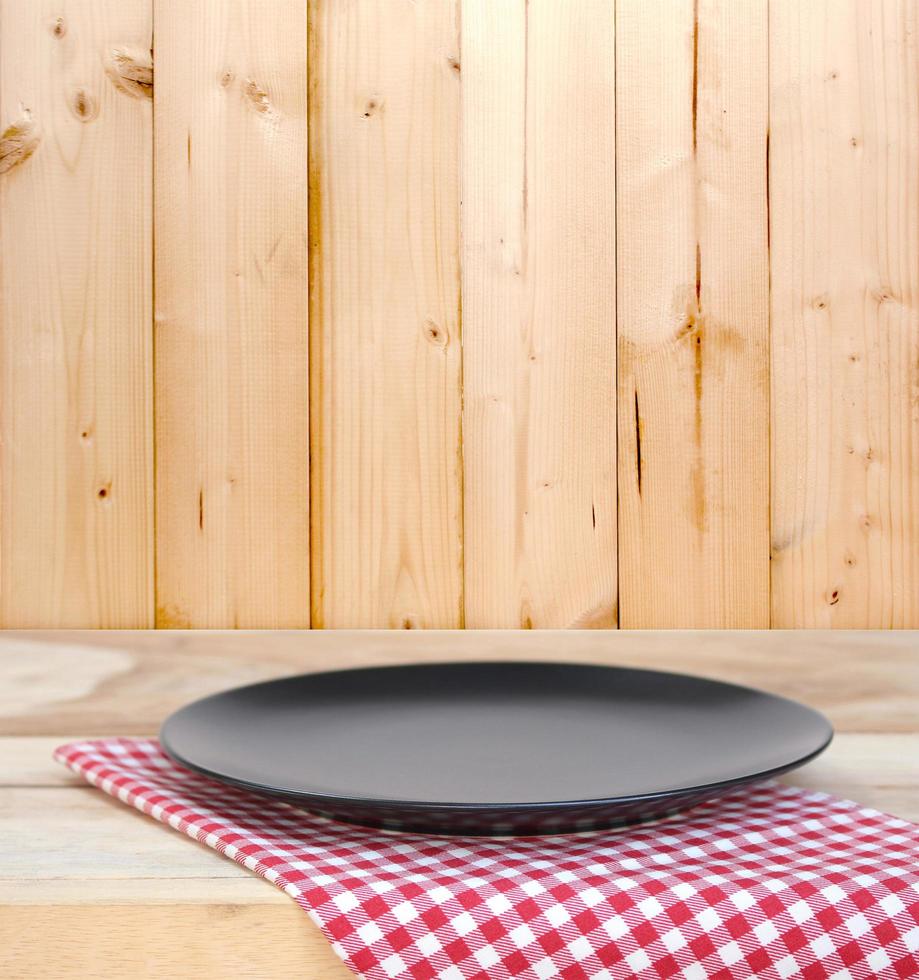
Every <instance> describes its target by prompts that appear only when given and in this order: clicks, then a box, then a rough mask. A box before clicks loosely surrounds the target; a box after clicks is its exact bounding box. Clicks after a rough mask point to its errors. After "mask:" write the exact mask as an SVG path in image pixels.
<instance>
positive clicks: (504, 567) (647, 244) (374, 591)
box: [0, 0, 919, 629]
mask: <svg viewBox="0 0 919 980" xmlns="http://www.w3.org/2000/svg"><path fill="white" fill-rule="evenodd" d="M154 8H155V9H154ZM154 13H155V16H154ZM0 17H2V37H0V62H2V64H0V626H7V627H12V626H16V627H20V626H22V627H59V626H83V627H118V628H127V627H149V626H151V625H153V624H154V623H155V625H157V626H160V627H220V628H233V627H242V628H248V627H259V628H261V627H297V628H299V627H307V626H310V625H312V626H316V627H334V628H347V627H358V626H360V627H394V628H399V629H405V628H408V629H415V628H424V627H445V628H454V627H462V626H469V627H476V628H495V627H501V628H504V627H512V628H519V627H540V628H541V627H547V628H555V627H577V628H597V627H615V626H616V625H621V626H623V627H625V628H661V627H680V628H685V627H706V628H708V627H719V628H738V627H756V628H761V627H768V626H770V625H771V626H775V627H817V628H824V627H831V628H835V627H852V628H866V627H871V628H874V627H883V628H888V627H894V628H915V627H919V492H917V490H916V488H915V484H916V481H917V478H919V477H917V473H919V469H917V460H919V398H917V395H916V390H917V381H916V364H917V363H919V306H917V299H916V297H917V295H919V206H917V201H919V95H917V93H919V54H917V45H916V37H917V35H919V0H871V2H869V0H808V2H807V3H799V2H796V0H771V2H769V0H578V2H572V3H561V2H559V0H528V2H523V0H520V2H514V3H487V2H485V0H423V2H422V0H416V2H409V0H385V2H381V0H347V2H345V0H272V2H271V3H270V4H266V3H264V2H260V0H238V2H234V3H230V4H227V3H221V2H219V0H195V2H194V3H191V4H189V3H182V2H180V0H122V2H115V0H98V2H95V0H81V2H74V3H72V4H70V5H68V6H67V7H66V9H65V8H64V7H62V6H61V5H60V4H57V5H55V4H53V3H51V2H50V0H0ZM151 46H152V49H153V56H151ZM154 56H155V59H156V65H155V71H154V65H153V60H152V57H154ZM154 76H155V79H156V82H155V84H154ZM151 106H152V108H151ZM152 115H154V116H155V120H154V119H152V118H151V116H152ZM308 117H309V118H308ZM154 122H155V125H154ZM154 161H155V173H154V172H153V169H154ZM310 197H311V198H312V206H309V199H310ZM154 242H155V246H154ZM154 252H155V255H154ZM154 270H155V280H156V281H155V290H154V282H153V280H154ZM154 291H155V302H154ZM154 306H155V309H154ZM308 320H311V322H310V323H308ZM154 341H155V342H154ZM154 362H155V363H154ZM154 368H155V371H154ZM154 375H155V383H154ZM154 389H155V390H154ZM154 405H155V413H154ZM154 414H155V420H154ZM154 422H155V424H154ZM770 447H771V448H770ZM770 459H771V466H770ZM154 464H155V465H154ZM310 474H312V477H311V475H310ZM770 525H771V530H770Z"/></svg>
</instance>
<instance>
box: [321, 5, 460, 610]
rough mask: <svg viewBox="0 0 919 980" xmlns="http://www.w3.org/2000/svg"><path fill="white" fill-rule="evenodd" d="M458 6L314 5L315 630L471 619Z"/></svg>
mask: <svg viewBox="0 0 919 980" xmlns="http://www.w3.org/2000/svg"><path fill="white" fill-rule="evenodd" d="M458 14H459V9H458V6H457V3H456V2H455V0H428V2H426V3H417V4H416V3H390V4H380V3H377V2H375V0H357V2H354V3H346V4H345V3H327V2H322V3H320V2H317V0H313V2H312V3H311V7H310V31H311V46H312V50H313V55H312V60H313V68H312V73H311V88H310V185H311V192H312V195H313V208H312V212H311V222H312V223H311V227H310V238H311V250H310V255H311V259H312V268H311V276H310V297H311V304H310V308H311V334H310V336H311V352H312V357H311V360H312V376H311V383H312V398H311V411H312V429H311V464H312V478H313V497H312V517H311V521H312V535H313V537H312V544H313V553H312V568H313V593H312V614H313V625H314V626H317V627H341V626H354V627H396V628H405V629H419V628H424V627H438V628H439V627H452V626H459V625H461V623H462V568H461V562H462V514H461V497H460V490H461V480H462V472H461V455H460V453H461V437H460V410H461V408H460V407H461V396H460V371H461V338H460V320H459V312H460V297H459V174H458V152H459V150H458V147H459V104H460V103H459V99H460V82H459V70H460V69H459V18H458Z"/></svg>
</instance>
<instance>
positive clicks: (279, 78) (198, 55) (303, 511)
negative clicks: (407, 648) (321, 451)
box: [155, 0, 309, 628]
mask: <svg viewBox="0 0 919 980" xmlns="http://www.w3.org/2000/svg"><path fill="white" fill-rule="evenodd" d="M156 32H157V33H156V58H157V66H156V72H157V88H156V100H155V117H156V118H155V121H156V174H155V179H156V460H157V466H156V489H157V505H156V518H157V542H156V553H157V625H158V626H161V627H266V628H278V627H291V626H308V625H309V599H308V597H309V496H308V493H309V491H308V480H309V473H308V469H309V466H308V443H309V436H308V426H309V405H308V402H309V394H308V389H309V385H308V363H307V362H308V357H307V354H308V330H307V293H308V286H307V265H308V261H307V180H306V165H305V161H306V153H307V143H306V0H276V2H274V3H272V4H271V5H270V7H266V6H265V4H263V3H259V2H257V0H244V2H240V3H233V4H225V3H221V2H219V0H200V2H197V3H193V4H188V3H183V2H181V0H156Z"/></svg>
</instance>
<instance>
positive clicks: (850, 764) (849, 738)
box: [0, 720, 919, 904]
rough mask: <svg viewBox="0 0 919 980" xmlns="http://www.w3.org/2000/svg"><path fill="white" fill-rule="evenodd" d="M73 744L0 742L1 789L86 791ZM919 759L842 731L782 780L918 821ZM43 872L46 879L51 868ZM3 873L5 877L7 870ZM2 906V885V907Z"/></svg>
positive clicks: (908, 736) (915, 737)
mask: <svg viewBox="0 0 919 980" xmlns="http://www.w3.org/2000/svg"><path fill="white" fill-rule="evenodd" d="M71 740H74V741H75V740H76V739H75V738H73V737H70V738H66V739H65V738H63V737H61V736H53V737H48V736H39V737H6V738H0V787H10V788H17V789H19V788H39V787H40V788H52V789H63V788H73V787H81V788H82V787H85V786H86V784H85V782H84V781H83V780H82V779H81V778H80V777H79V776H77V775H76V774H75V773H73V772H71V771H70V770H69V769H67V768H65V767H64V766H62V765H60V763H57V762H55V761H54V760H53V759H52V757H51V754H52V752H53V751H54V749H55V748H56V747H57V746H59V745H61V744H62V743H63V742H65V741H71ZM917 760H919V720H917V721H916V727H915V728H914V730H913V731H911V732H883V733H879V732H840V733H838V734H837V735H836V736H835V738H834V739H833V742H832V744H831V745H830V747H829V749H827V750H826V752H825V753H824V754H823V755H821V756H820V757H819V758H818V759H817V760H815V761H814V762H811V763H809V764H808V765H806V766H804V767H803V768H802V769H798V770H795V771H793V772H791V773H788V774H787V775H786V776H783V777H782V780H783V781H784V782H786V783H789V784H790V785H794V786H806V787H809V788H813V789H819V790H822V791H823V792H827V793H835V794H836V795H837V796H843V797H846V798H848V799H854V800H858V801H859V802H860V803H863V804H864V805H866V806H873V807H877V808H879V809H881V810H888V811H889V812H891V813H895V814H898V815H899V816H903V817H906V818H907V819H911V820H919V778H917V777H919V762H917ZM42 799H43V798H42V797H41V796H31V797H30V796H28V794H27V795H26V796H25V800H26V801H28V805H29V806H32V805H38V806H40V805H41V800H42ZM56 799H57V800H58V801H63V802H61V809H62V812H63V811H65V810H66V809H67V808H68V804H67V798H66V797H60V796H57V797H56ZM22 819H23V825H27V824H28V823H29V822H30V818H29V816H27V815H26V814H25V813H23V814H22ZM77 832H79V829H77ZM128 843H130V842H128ZM119 846H120V845H119ZM58 870H60V869H58ZM47 871H48V874H49V875H50V874H52V873H53V868H51V867H49V868H48V869H47ZM4 874H6V875H7V876H9V873H8V872H7V871H5V872H4ZM35 874H38V875H39V876H40V869H35ZM185 897H187V896H186V895H185V894H184V893H183V898H185ZM3 901H4V897H3V889H2V885H0V904H2V902H3Z"/></svg>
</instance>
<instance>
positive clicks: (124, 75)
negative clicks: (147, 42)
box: [105, 48, 153, 99]
mask: <svg viewBox="0 0 919 980" xmlns="http://www.w3.org/2000/svg"><path fill="white" fill-rule="evenodd" d="M105 73H106V75H108V77H109V79H110V80H111V82H112V84H113V85H114V86H115V88H116V89H118V91H119V92H121V94H122V95H128V96H130V97H131V98H132V99H152V98H153V55H152V53H151V52H150V51H143V50H142V49H140V48H112V50H111V51H109V55H108V58H107V59H106V62H105Z"/></svg>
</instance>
